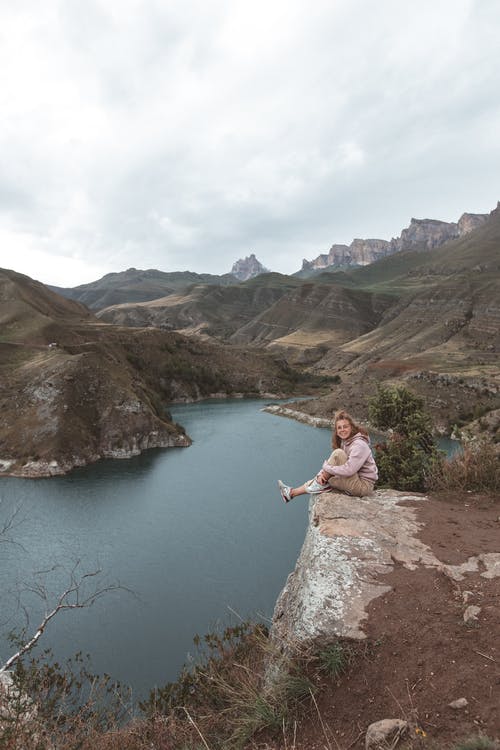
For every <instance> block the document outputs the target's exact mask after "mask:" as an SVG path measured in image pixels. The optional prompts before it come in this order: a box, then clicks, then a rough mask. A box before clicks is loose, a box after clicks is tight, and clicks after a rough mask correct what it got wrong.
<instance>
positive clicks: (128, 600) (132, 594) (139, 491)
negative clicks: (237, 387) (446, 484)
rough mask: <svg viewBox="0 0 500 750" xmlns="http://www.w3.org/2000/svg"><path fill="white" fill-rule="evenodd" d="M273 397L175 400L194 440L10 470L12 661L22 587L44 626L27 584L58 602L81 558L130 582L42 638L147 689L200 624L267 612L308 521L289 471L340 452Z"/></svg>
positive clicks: (5, 621)
mask: <svg viewBox="0 0 500 750" xmlns="http://www.w3.org/2000/svg"><path fill="white" fill-rule="evenodd" d="M264 405H265V402H263V401H261V400H232V401H229V400H224V401H205V402H200V403H197V404H190V405H185V406H176V407H175V408H173V409H172V410H171V411H172V416H173V417H174V419H175V420H176V421H178V422H180V423H181V424H183V425H184V426H185V428H186V430H187V432H188V434H189V435H190V436H191V437H192V438H193V445H192V446H191V447H190V448H171V449H167V450H152V451H147V452H146V453H144V454H143V455H141V456H137V457H136V458H133V459H129V460H122V461H119V460H107V461H101V462H99V463H97V464H94V465H92V466H88V467H86V468H84V469H78V470H75V471H74V472H72V473H71V474H69V475H68V476H65V477H54V478H51V479H40V480H27V479H26V480H24V479H15V478H9V477H4V478H3V479H1V481H0V498H1V503H0V528H1V525H2V522H3V521H4V520H5V519H6V518H9V517H11V516H12V514H13V513H14V512H15V511H16V509H18V513H17V515H16V517H15V526H14V528H13V529H12V530H11V531H10V532H9V536H10V537H12V539H13V540H14V541H15V542H16V544H8V543H0V601H1V602H2V607H1V610H0V623H1V628H0V658H1V659H2V663H3V661H4V659H6V658H7V657H8V656H9V655H10V654H11V653H12V651H13V650H12V648H11V647H10V645H9V644H8V643H7V642H6V639H5V635H6V633H7V632H8V631H9V630H11V629H12V628H13V627H19V625H21V624H23V623H24V620H23V618H22V617H21V612H20V610H19V607H18V604H17V602H18V597H19V595H20V596H21V602H22V603H23V604H24V605H25V606H26V608H27V610H28V611H29V613H30V621H31V622H30V627H29V628H28V632H30V633H31V632H33V631H34V627H35V626H36V625H37V624H38V623H39V622H40V619H41V617H42V615H43V611H44V602H42V601H40V599H39V598H37V597H34V596H33V594H32V593H30V592H29V591H27V590H26V587H27V585H29V584H32V583H33V582H39V583H40V585H41V587H42V589H43V590H44V591H46V592H47V593H48V601H47V604H50V605H51V607H52V606H53V604H54V602H55V601H56V597H57V595H58V594H59V593H60V592H62V591H63V590H64V589H65V588H66V587H67V585H68V581H69V576H70V573H71V569H72V568H73V567H74V565H75V563H76V562H77V561H79V565H78V571H81V572H82V573H85V572H92V571H95V570H97V569H101V570H102V571H103V574H102V575H101V577H100V578H99V584H100V585H106V584H108V583H110V584H113V583H115V582H116V581H119V582H120V583H121V584H122V585H123V587H126V589H128V590H125V588H124V589H120V590H117V591H113V592H110V593H108V594H106V595H105V596H104V597H103V598H101V599H99V600H98V601H97V602H95V603H94V605H93V606H92V607H90V608H88V609H81V610H76V611H71V612H62V613H60V614H59V615H58V616H57V618H55V619H54V620H53V621H52V622H51V624H50V625H49V627H48V628H47V630H46V633H45V634H44V636H43V638H42V639H41V641H40V644H41V645H42V646H43V647H50V648H52V650H53V652H54V655H55V656H56V657H57V659H59V660H61V659H64V658H65V657H68V656H72V655H73V654H75V653H76V652H77V651H82V652H83V653H89V654H91V657H92V666H93V669H94V671H95V672H97V673H99V674H101V673H104V672H105V673H107V674H110V675H111V676H112V677H113V678H114V679H117V680H119V681H121V682H123V683H125V684H127V685H130V686H131V687H132V689H133V692H134V695H135V697H136V698H141V697H144V696H146V695H147V693H148V692H149V689H150V688H152V687H154V686H155V685H163V684H164V683H165V682H167V681H172V680H174V679H175V678H176V677H177V675H178V673H179V670H180V669H181V667H182V666H183V664H184V663H185V662H186V660H187V658H188V655H189V653H190V652H191V651H192V650H193V643H192V639H193V637H194V635H195V634H199V635H204V634H205V633H207V632H209V631H211V630H214V629H215V628H217V627H223V626H224V625H226V624H236V623H237V622H238V621H239V619H238V618H243V619H246V618H249V617H250V618H259V619H263V620H264V621H268V620H269V619H270V618H271V616H272V612H273V608H274V604H275V601H276V598H277V596H278V594H279V592H280V591H281V589H282V587H283V585H284V583H285V581H286V577H287V575H288V574H289V573H290V572H291V571H292V570H293V568H294V566H295V563H296V560H297V556H298V554H299V551H300V548H301V546H302V542H303V540H304V535H305V530H306V525H307V504H308V496H304V497H303V498H299V499H298V500H297V501H296V502H293V503H291V504H289V505H285V504H284V503H283V502H282V500H281V498H280V495H279V492H278V489H277V479H278V478H280V479H283V480H284V481H286V482H288V483H291V484H294V485H297V484H300V483H302V482H303V481H304V480H305V479H308V478H310V477H311V476H313V474H314V473H315V471H317V469H318V468H319V466H320V464H321V463H322V461H323V459H324V458H325V457H326V456H327V455H328V454H329V452H330V431H329V430H325V429H317V428H314V427H309V426H306V425H303V424H300V423H298V422H295V421H293V420H289V419H284V418H282V417H278V416H275V415H272V414H268V413H265V412H263V411H262V408H263V406H264ZM456 445H457V444H456V443H452V442H450V445H447V446H443V447H447V448H448V449H452V448H455V447H456ZM91 583H92V582H91ZM51 607H49V609H50V608H51Z"/></svg>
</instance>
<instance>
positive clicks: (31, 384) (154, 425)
mask: <svg viewBox="0 0 500 750" xmlns="http://www.w3.org/2000/svg"><path fill="white" fill-rule="evenodd" d="M0 323H1V325H2V329H1V330H2V337H1V340H0V405H1V410H2V419H1V421H0V472H3V473H7V474H15V475H19V476H47V475H52V474H62V473H65V472H67V471H69V470H70V469H72V468H73V467H75V466H82V465H85V464H88V463H91V462H93V461H97V460H98V459H99V458H102V457H116V458H125V457H128V456H131V455H135V454H137V453H140V452H141V451H142V450H144V449H146V448H151V447H170V446H185V445H189V443H190V440H189V438H188V436H187V435H186V434H185V432H184V430H183V429H182V427H180V426H179V425H177V424H174V423H173V422H172V421H171V419H170V417H169V414H168V412H167V411H166V404H167V403H168V402H170V401H173V400H179V399H180V400H193V399H198V398H201V397H207V396H210V395H214V394H217V395H219V396H220V395H224V394H228V393H231V394H235V393H240V394H245V393H246V394H253V395H255V394H259V393H269V392H272V393H283V391H285V392H288V393H290V392H292V391H293V390H294V387H295V383H296V382H300V380H301V379H300V377H299V378H298V381H297V373H294V372H292V371H291V370H290V368H289V367H288V365H287V364H286V362H284V361H283V359H281V360H278V359H276V358H275V357H273V356H270V355H269V354H267V353H265V352H257V351H256V352H253V353H249V352H247V351H246V350H241V349H238V348H237V347H231V348H229V347H227V346H221V345H217V344H214V343H209V342H203V341H201V340H199V339H198V340H193V339H186V338H185V337H184V336H181V335H179V334H177V333H172V332H166V331H161V330H159V329H156V328H148V329H143V328H122V327H118V326H109V325H106V324H105V323H102V322H100V321H99V320H97V318H95V316H94V315H93V314H92V313H90V312H89V311H88V310H87V309H86V308H85V307H83V306H82V305H81V304H80V303H78V302H75V301H71V300H67V299H65V298H63V297H61V296H59V295H57V294H56V293H54V292H53V291H51V290H49V289H47V288H46V287H44V286H43V285H42V284H40V283H39V282H36V281H33V280H32V279H30V278H29V277H27V276H23V275H22V274H18V273H15V272H14V271H9V270H4V269H1V270H0ZM310 380H311V378H309V381H310ZM302 382H303V383H304V380H303V379H302Z"/></svg>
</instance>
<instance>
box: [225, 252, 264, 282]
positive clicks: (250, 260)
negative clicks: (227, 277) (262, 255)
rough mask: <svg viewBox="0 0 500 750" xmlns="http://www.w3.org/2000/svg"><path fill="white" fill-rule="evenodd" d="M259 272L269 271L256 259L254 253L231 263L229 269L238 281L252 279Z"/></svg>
mask: <svg viewBox="0 0 500 750" xmlns="http://www.w3.org/2000/svg"><path fill="white" fill-rule="evenodd" d="M261 273H269V269H268V268H266V267H265V266H263V265H262V263H261V262H260V261H259V260H257V258H256V257H255V253H251V254H250V255H248V256H247V257H246V258H240V259H239V260H237V261H236V262H235V263H234V264H233V267H232V269H231V274H232V275H233V276H236V278H237V279H239V280H240V281H247V280H248V279H253V278H254V277H255V276H259V274H261Z"/></svg>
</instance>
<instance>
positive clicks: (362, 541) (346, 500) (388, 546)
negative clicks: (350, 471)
mask: <svg viewBox="0 0 500 750" xmlns="http://www.w3.org/2000/svg"><path fill="white" fill-rule="evenodd" d="M499 531H500V505H499V497H498V496H494V495H480V494H475V493H468V492H461V493H454V494H451V493H450V494H449V495H441V496H437V495H431V496H429V497H428V496H424V495H420V494H409V493H403V492H396V491H392V490H377V491H376V492H375V493H374V494H373V495H372V496H371V497H368V498H354V497H347V496H344V495H339V494H334V493H331V494H326V493H325V494H322V495H319V496H318V497H317V498H316V499H314V498H313V499H312V501H311V504H310V520H309V524H308V528H307V532H306V537H305V540H304V544H303V547H302V551H301V553H300V556H299V559H298V561H297V565H296V567H295V570H294V571H293V572H292V573H291V574H290V575H289V577H288V580H287V582H286V585H285V587H284V589H283V591H282V592H281V594H280V596H279V598H278V600H277V603H276V607H275V611H274V616H273V624H272V628H271V637H272V639H273V640H274V642H275V644H276V645H278V646H279V647H280V651H281V653H284V654H285V655H286V656H287V657H290V656H291V657H292V658H294V657H295V656H297V655H299V658H301V655H304V654H306V655H307V654H314V653H316V654H318V653H319V654H321V653H322V652H323V653H324V652H325V649H326V648H327V646H329V645H331V644H340V646H341V649H342V650H343V653H344V655H345V658H346V662H345V664H344V668H343V669H342V671H341V672H340V673H338V674H337V676H336V677H335V678H334V679H332V680H330V681H328V680H326V679H325V681H324V683H323V684H322V685H321V691H320V694H319V696H318V700H317V713H318V714H319V715H320V716H321V718H322V724H321V726H318V721H317V717H314V716H313V717H311V719H310V720H304V721H303V722H302V723H301V725H300V726H299V728H298V730H297V745H296V746H297V747H300V748H302V747H304V748H305V747H307V748H320V747H324V746H325V745H324V739H325V732H326V733H327V734H328V739H329V741H330V742H331V743H334V744H331V745H328V746H332V747H333V746H334V745H335V746H336V747H340V748H342V749H344V748H361V747H363V746H364V742H365V740H364V737H365V733H366V729H367V727H368V726H369V725H370V724H371V723H373V722H379V721H382V720H385V719H388V718H391V719H394V720H397V721H404V722H406V723H407V727H408V728H409V729H408V731H410V730H411V732H415V731H417V730H418V732H417V734H418V733H420V734H418V736H416V735H415V734H413V741H414V742H416V743H417V744H418V743H419V742H422V738H423V737H428V739H427V740H426V741H427V742H428V743H431V744H432V743H437V744H433V745H432V746H433V747H449V746H451V744H450V743H452V742H454V741H456V740H459V739H460V738H462V739H463V738H464V737H468V736H474V735H477V734H479V735H484V736H488V737H492V738H495V737H496V738H498V737H500V711H499V707H500V624H499V623H500V534H499ZM305 658H306V659H307V658H309V657H307V656H306V657H305ZM286 663H287V660H286V659H285V661H284V662H283V664H286ZM273 667H274V668H273ZM276 668H277V669H278V670H279V669H280V662H279V661H275V662H274V663H273V664H272V665H271V668H270V670H269V672H268V678H270V679H271V680H273V679H274V677H275V675H276V674H277V673H276V671H275V670H276ZM278 673H279V672H278ZM409 740H410V743H411V737H410V738H409ZM410 746H411V747H415V746H416V745H415V744H410ZM418 746H419V747H420V746H421V745H418Z"/></svg>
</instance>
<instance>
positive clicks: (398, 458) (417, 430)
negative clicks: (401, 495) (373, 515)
mask: <svg viewBox="0 0 500 750" xmlns="http://www.w3.org/2000/svg"><path fill="white" fill-rule="evenodd" d="M368 414H369V418H370V421H371V422H372V423H373V425H374V426H375V427H376V428H378V429H379V430H383V431H390V436H389V439H388V440H387V442H385V443H379V444H377V445H376V446H375V452H376V461H377V466H378V470H379V483H380V484H381V485H382V486H385V487H392V488H394V489H397V490H412V491H423V490H424V489H425V483H426V477H427V475H428V474H429V473H430V472H431V471H432V469H433V467H434V465H435V464H436V462H438V460H439V455H440V454H439V451H438V449H437V446H436V443H435V441H434V438H433V436H432V432H431V423H430V419H429V417H428V416H427V414H426V413H425V411H424V402H423V399H421V398H420V397H419V396H415V395H414V394H412V393H410V391H408V390H407V389H406V388H404V387H402V386H400V387H397V388H387V387H380V388H379V389H378V391H377V393H376V395H375V396H374V397H373V398H372V399H370V401H369V409H368Z"/></svg>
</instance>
